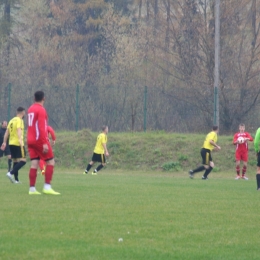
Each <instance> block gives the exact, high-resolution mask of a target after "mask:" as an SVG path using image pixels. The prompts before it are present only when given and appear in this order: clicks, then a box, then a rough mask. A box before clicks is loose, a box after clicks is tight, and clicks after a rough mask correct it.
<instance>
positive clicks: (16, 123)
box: [7, 116, 24, 146]
mask: <svg viewBox="0 0 260 260" xmlns="http://www.w3.org/2000/svg"><path fill="white" fill-rule="evenodd" d="M7 128H8V131H9V145H17V146H20V143H19V138H18V133H17V129H18V128H21V134H22V141H23V133H24V123H23V120H22V119H21V118H20V117H18V116H16V117H14V118H13V119H12V120H11V121H10V122H9V123H8V126H7Z"/></svg>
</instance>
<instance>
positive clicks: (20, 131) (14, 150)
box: [1, 107, 26, 183]
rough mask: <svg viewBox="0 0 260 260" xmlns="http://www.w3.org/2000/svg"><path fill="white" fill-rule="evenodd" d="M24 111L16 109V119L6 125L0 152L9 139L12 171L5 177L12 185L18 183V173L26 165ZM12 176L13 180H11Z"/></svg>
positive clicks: (20, 108)
mask: <svg viewBox="0 0 260 260" xmlns="http://www.w3.org/2000/svg"><path fill="white" fill-rule="evenodd" d="M24 115H25V109H24V108H23V107H18V108H17V114H16V117H14V118H13V119H11V121H10V122H9V123H8V126H7V129H6V132H5V135H4V140H3V144H2V146H1V150H4V149H5V147H6V142H7V140H8V137H9V147H10V152H11V157H12V159H13V169H12V170H11V171H9V172H8V173H7V174H6V176H7V178H8V179H9V180H10V181H11V182H12V183H20V182H19V179H18V171H19V170H20V169H21V168H22V167H23V166H24V165H25V164H26V157H25V149H24V141H23V135H24V123H23V118H24ZM13 176H14V178H13Z"/></svg>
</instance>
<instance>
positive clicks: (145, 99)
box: [144, 86, 147, 132]
mask: <svg viewBox="0 0 260 260" xmlns="http://www.w3.org/2000/svg"><path fill="white" fill-rule="evenodd" d="M146 114H147V86H145V87H144V132H146Z"/></svg>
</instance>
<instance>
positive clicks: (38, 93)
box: [34, 90, 44, 102]
mask: <svg viewBox="0 0 260 260" xmlns="http://www.w3.org/2000/svg"><path fill="white" fill-rule="evenodd" d="M34 99H35V101H36V102H41V101H42V100H43V99H44V92H43V91H41V90H38V91H36V92H35V93H34Z"/></svg>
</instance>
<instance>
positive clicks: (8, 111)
mask: <svg viewBox="0 0 260 260" xmlns="http://www.w3.org/2000/svg"><path fill="white" fill-rule="evenodd" d="M11 88H12V84H11V83H9V84H8V108H7V120H8V122H9V121H10V119H11Z"/></svg>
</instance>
